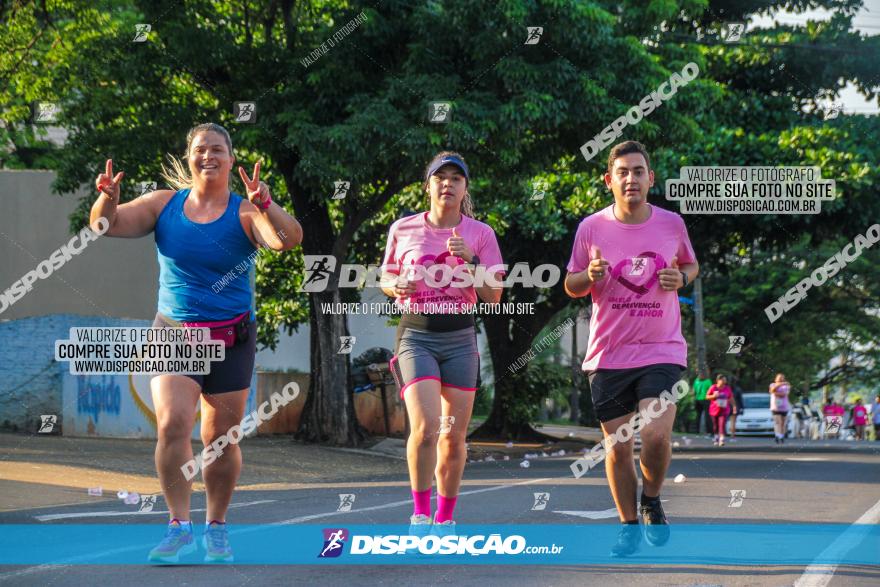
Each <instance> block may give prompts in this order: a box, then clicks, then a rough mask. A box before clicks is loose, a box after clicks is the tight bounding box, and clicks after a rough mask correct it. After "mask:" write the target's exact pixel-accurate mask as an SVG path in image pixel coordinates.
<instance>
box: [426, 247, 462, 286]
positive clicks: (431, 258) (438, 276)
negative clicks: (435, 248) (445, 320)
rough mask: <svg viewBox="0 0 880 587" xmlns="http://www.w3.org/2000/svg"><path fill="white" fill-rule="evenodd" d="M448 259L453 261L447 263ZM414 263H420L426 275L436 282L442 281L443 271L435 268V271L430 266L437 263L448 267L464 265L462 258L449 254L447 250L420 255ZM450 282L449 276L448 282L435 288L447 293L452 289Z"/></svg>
mask: <svg viewBox="0 0 880 587" xmlns="http://www.w3.org/2000/svg"><path fill="white" fill-rule="evenodd" d="M450 259H452V260H453V261H454V262H453V263H451V264H450V263H448V261H449V260H450ZM416 264H418V265H421V266H422V267H423V268H424V269H425V273H426V274H427V275H430V276H431V279H432V281H433V282H434V283H438V282H439V283H444V282H443V281H442V280H443V273H441V272H440V270H439V269H438V270H435V271H431V267H434V266H438V265H447V266H449V267H453V268H454V267H456V266H458V265H464V259H462V258H460V257H456V256H455V255H451V254H450V253H449V251H443V252H442V253H440V254H439V255H422V256H421V257H420V258H419V260H418V261H416ZM452 282H453V280H452V279H451V278H449V283H446V284H445V285H441V286H438V287H437V288H435V289H439V290H440V291H442V292H444V293H447V292H448V290H449V289H452ZM429 287H430V286H429ZM454 289H456V290H458V289H460V288H454Z"/></svg>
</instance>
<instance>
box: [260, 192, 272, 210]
mask: <svg viewBox="0 0 880 587" xmlns="http://www.w3.org/2000/svg"><path fill="white" fill-rule="evenodd" d="M271 204H272V195H271V194H266V201H265V202H263V203H262V204H257V208H259V209H260V210H267V209H268V208H269V206H270V205H271Z"/></svg>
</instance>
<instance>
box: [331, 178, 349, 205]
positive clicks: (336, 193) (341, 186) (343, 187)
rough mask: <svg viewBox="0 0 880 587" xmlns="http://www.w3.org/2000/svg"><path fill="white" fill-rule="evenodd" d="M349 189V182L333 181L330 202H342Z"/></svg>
mask: <svg viewBox="0 0 880 587" xmlns="http://www.w3.org/2000/svg"><path fill="white" fill-rule="evenodd" d="M350 187H351V182H350V181H334V182H333V196H332V197H331V198H330V199H331V200H342V199H344V198H345V195H346V194H347V193H348V188H350Z"/></svg>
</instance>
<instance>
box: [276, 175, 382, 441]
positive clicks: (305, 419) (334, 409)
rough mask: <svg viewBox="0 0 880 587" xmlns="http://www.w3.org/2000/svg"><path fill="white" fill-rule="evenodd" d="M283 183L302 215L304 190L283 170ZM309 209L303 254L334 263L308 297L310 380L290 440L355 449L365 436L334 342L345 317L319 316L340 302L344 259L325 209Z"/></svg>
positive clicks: (344, 328) (316, 205)
mask: <svg viewBox="0 0 880 587" xmlns="http://www.w3.org/2000/svg"><path fill="white" fill-rule="evenodd" d="M285 163H287V162H285ZM285 177H286V178H287V181H288V185H289V186H292V189H291V195H292V197H293V198H294V204H295V206H296V208H297V209H304V208H305V207H306V205H305V201H304V196H305V194H306V193H307V191H306V189H305V188H304V187H303V186H300V185H299V184H297V183H296V180H295V179H294V177H293V175H292V173H291V172H290V170H289V169H288V170H287V172H286V173H285ZM312 204H313V206H312V209H311V211H310V212H309V215H308V221H307V223H306V224H305V225H304V226H303V242H302V248H303V253H304V254H306V255H329V254H332V255H334V256H335V257H336V259H337V267H336V270H335V271H334V272H333V274H332V275H330V276H329V279H328V284H327V288H326V289H325V290H324V291H322V292H315V293H311V294H309V331H310V332H309V336H310V339H309V340H310V345H309V346H310V349H309V367H310V372H311V377H310V384H309V392H308V396H307V397H306V403H305V405H304V406H303V413H302V417H301V418H300V425H299V429H298V430H297V433H296V437H297V438H298V439H300V440H304V441H306V442H320V443H327V444H335V445H344V446H358V445H359V444H361V442H362V441H363V439H364V437H365V435H364V432H363V430H362V429H361V427H360V425H359V424H358V421H357V416H356V415H355V412H354V391H353V386H352V382H351V369H350V363H349V358H350V355H348V354H340V353H339V349H340V337H341V336H348V317H347V316H346V315H344V314H334V313H330V312H326V313H325V312H323V311H322V304H326V303H330V304H333V303H336V302H339V301H340V296H339V289H338V283H339V264H341V263H343V262H344V261H345V258H344V256H343V255H344V253H340V252H339V251H338V250H337V249H338V248H339V246H338V244H339V239H338V238H337V235H336V234H335V232H334V230H333V226H332V224H331V222H330V216H329V213H328V211H327V208H326V206H324V205H323V204H321V203H320V202H312ZM331 243H332V245H331ZM331 246H332V247H333V248H332V249H330V247H331ZM328 249H330V250H328Z"/></svg>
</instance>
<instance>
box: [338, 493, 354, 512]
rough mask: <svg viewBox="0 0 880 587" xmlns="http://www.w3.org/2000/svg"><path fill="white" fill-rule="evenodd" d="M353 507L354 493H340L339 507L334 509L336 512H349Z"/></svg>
mask: <svg viewBox="0 0 880 587" xmlns="http://www.w3.org/2000/svg"><path fill="white" fill-rule="evenodd" d="M353 505H354V493H340V494H339V507H338V508H336V511H337V512H350V511H351V506H353Z"/></svg>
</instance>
